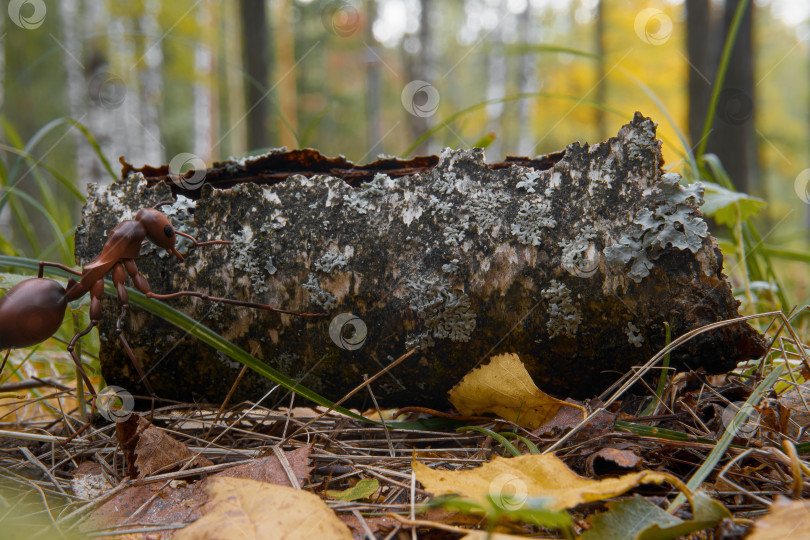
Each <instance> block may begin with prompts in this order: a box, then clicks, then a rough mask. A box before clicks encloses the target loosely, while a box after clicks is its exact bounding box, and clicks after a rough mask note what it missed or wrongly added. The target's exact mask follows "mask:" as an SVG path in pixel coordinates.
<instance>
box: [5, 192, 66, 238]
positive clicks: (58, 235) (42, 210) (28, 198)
mask: <svg viewBox="0 0 810 540" xmlns="http://www.w3.org/2000/svg"><path fill="white" fill-rule="evenodd" d="M3 191H5V192H7V193H13V194H14V196H15V197H19V198H20V199H22V200H24V201H25V202H27V203H28V204H30V205H31V206H32V207H33V208H34V209H35V210H36V211H37V212H39V213H40V214H42V217H43V218H45V221H46V222H47V223H48V225H50V227H51V229H52V230H53V234H54V237H55V238H56V239H57V241H58V242H60V243H61V245H60V247H61V248H62V250H63V251H69V247H68V245H67V242H65V239H64V237H63V233H62V229H61V228H60V227H59V224H58V223H57V222H56V220H55V219H54V218H53V216H52V215H51V213H50V212H48V210H47V209H46V208H45V207H44V206H42V205H41V204H40V203H39V202H38V201H37V200H36V199H34V198H33V197H31V196H30V195H29V194H27V193H26V192H24V191H21V190H19V189H16V188H13V187H12V188H5V189H4V190H3ZM31 234H33V229H31ZM37 246H39V244H38V243H37ZM32 247H33V246H32ZM39 251H40V249H39V247H37V252H39Z"/></svg>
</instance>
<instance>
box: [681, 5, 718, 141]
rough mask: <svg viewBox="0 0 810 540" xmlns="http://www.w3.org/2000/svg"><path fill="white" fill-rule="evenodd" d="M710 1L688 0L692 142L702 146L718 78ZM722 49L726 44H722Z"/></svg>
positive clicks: (687, 29) (687, 31) (687, 33)
mask: <svg viewBox="0 0 810 540" xmlns="http://www.w3.org/2000/svg"><path fill="white" fill-rule="evenodd" d="M710 29H711V9H710V5H709V0H686V52H687V55H688V57H689V64H690V65H689V77H688V84H689V119H688V120H689V141H690V143H691V144H692V146H693V147H694V146H697V144H698V143H700V137H701V134H702V133H703V124H704V122H705V121H706V113H707V109H708V107H709V99H710V98H711V93H712V84H711V81H712V80H713V79H714V71H715V70H714V69H713V64H714V62H713V61H712V56H711V55H710V54H709V50H710V46H709V38H710V36H711V35H712V33H711V32H710ZM721 46H722V45H721Z"/></svg>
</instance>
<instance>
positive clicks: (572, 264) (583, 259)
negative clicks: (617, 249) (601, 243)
mask: <svg viewBox="0 0 810 540" xmlns="http://www.w3.org/2000/svg"><path fill="white" fill-rule="evenodd" d="M597 236H598V235H597V232H596V230H595V229H594V228H593V227H592V226H591V225H586V226H584V227H582V229H581V231H580V232H579V233H578V234H577V236H576V237H574V239H573V240H570V241H569V240H560V243H559V246H560V247H561V248H562V267H563V268H565V269H566V270H567V271H568V273H570V274H572V275H574V276H577V277H582V278H587V277H591V276H593V275H594V274H595V273H596V271H597V270H599V251H598V250H597V249H596V244H595V243H594V239H596V238H597Z"/></svg>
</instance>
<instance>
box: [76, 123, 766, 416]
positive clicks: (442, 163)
mask: <svg viewBox="0 0 810 540" xmlns="http://www.w3.org/2000/svg"><path fill="white" fill-rule="evenodd" d="M660 144H661V143H660V141H658V140H656V139H655V126H654V124H653V122H652V121H651V120H649V119H646V118H644V117H642V116H641V115H639V114H637V115H636V117H635V118H634V119H633V121H632V122H631V123H630V124H628V125H626V126H624V127H623V128H622V129H621V131H620V132H619V135H618V137H615V138H611V139H609V140H607V141H605V142H602V143H599V144H595V145H592V146H589V145H587V144H585V145H583V144H579V143H574V144H571V145H570V146H568V148H567V149H566V150H565V151H564V152H563V153H559V154H555V155H554V156H550V157H547V158H544V159H540V160H535V161H532V160H516V161H512V162H506V163H501V164H496V165H487V164H486V163H485V162H484V158H483V153H482V151H480V150H449V149H448V150H445V151H444V152H442V154H441V156H439V157H438V158H436V157H433V158H421V159H418V160H415V161H413V162H401V161H397V160H388V161H384V162H379V163H377V164H371V165H367V166H352V165H351V164H349V163H347V162H345V160H341V159H333V160H330V159H328V158H324V157H323V156H320V155H319V154H317V153H316V152H314V151H299V152H298V153H295V152H291V153H283V154H282V153H271V154H269V155H266V156H261V157H257V158H253V159H252V160H249V161H241V162H226V163H218V164H216V165H215V167H214V168H212V169H209V170H208V171H206V174H207V176H206V184H207V185H204V186H203V188H202V190H201V191H200V192H185V193H186V194H188V195H196V196H197V197H196V199H186V198H180V197H179V195H181V194H183V192H184V190H183V189H182V185H181V183H180V179H178V178H176V177H174V178H170V177H167V176H166V172H167V169H166V167H162V168H148V167H146V168H143V169H141V170H139V171H136V170H135V169H133V168H132V167H130V166H125V169H124V172H125V178H124V179H123V180H122V181H121V182H119V183H116V184H114V185H112V186H105V187H98V186H95V187H93V188H91V190H90V194H89V197H88V202H87V205H86V207H85V210H84V214H83V221H82V225H81V226H80V228H79V229H78V231H77V233H76V246H77V258H78V260H79V262H80V263H85V262H87V261H88V260H90V259H91V258H92V257H93V256H94V255H95V254H96V253H98V252H99V250H100V249H101V245H102V244H103V242H104V240H105V238H106V233H107V231H109V230H110V229H111V228H112V227H113V226H114V225H115V224H116V223H118V222H119V221H120V220H122V219H127V218H131V217H132V216H133V215H134V213H135V212H136V211H137V210H138V209H139V208H141V207H144V206H150V205H153V204H155V203H156V202H158V201H161V200H165V199H167V198H168V197H169V195H170V191H174V194H175V195H176V196H178V199H177V201H178V202H176V203H175V204H174V205H173V206H172V207H171V208H169V207H163V210H164V211H166V213H167V214H171V217H172V219H173V221H174V223H175V225H176V227H177V228H178V230H181V231H184V232H188V233H190V234H196V235H198V236H199V237H200V239H201V240H208V239H225V240H230V241H232V242H233V243H232V244H231V245H228V246H212V247H206V248H196V249H194V250H191V251H190V252H189V253H188V255H187V257H186V261H185V263H182V264H181V263H179V262H178V261H176V260H169V259H167V258H166V257H165V253H159V250H158V249H152V248H151V247H150V249H148V250H146V251H145V252H144V254H143V255H142V256H141V257H140V258H139V259H138V260H137V264H138V266H139V268H140V269H141V271H142V272H143V273H144V274H145V275H146V277H147V279H148V280H149V282H150V284H151V286H152V289H153V290H154V291H155V292H171V291H176V290H180V289H191V290H196V291H200V292H205V293H207V294H211V295H217V296H226V297H231V298H238V299H244V300H251V301H258V302H265V303H269V304H272V305H275V306H278V307H281V308H284V309H291V310H299V311H326V312H328V313H329V314H330V316H329V317H326V318H324V319H303V318H299V317H295V316H289V315H278V314H274V313H267V312H259V311H254V310H249V309H242V308H233V307H231V306H221V305H212V304H210V303H206V302H204V301H201V300H198V299H185V300H175V301H172V304H173V305H174V306H176V307H178V308H180V309H182V310H184V311H186V312H187V313H188V314H189V315H190V316H191V317H194V318H195V319H196V320H199V321H200V322H201V323H202V324H205V325H207V326H209V327H211V328H212V329H214V330H216V331H217V332H220V333H222V334H223V335H224V336H225V337H226V338H228V339H230V340H232V341H234V342H235V343H237V344H238V345H240V346H241V347H243V348H244V349H246V350H247V351H249V352H251V353H252V354H254V355H255V356H257V357H258V358H260V359H262V360H263V361H265V362H267V363H268V364H270V365H271V366H273V367H274V368H276V369H279V370H281V371H283V372H285V373H287V374H288V375H289V376H291V377H292V378H294V379H296V380H300V382H301V383H302V384H304V385H306V386H308V387H309V388H311V389H313V390H315V391H317V392H320V393H322V394H324V395H326V396H328V397H330V398H331V399H338V398H340V397H342V396H343V395H344V394H345V393H347V392H348V390H350V389H351V388H353V387H354V386H355V385H357V384H359V383H360V382H362V380H363V379H362V377H363V374H373V373H375V372H377V371H379V370H380V369H381V368H382V367H384V366H385V365H387V364H388V363H389V362H391V361H392V360H393V359H395V358H396V357H398V356H400V355H401V354H403V353H404V352H406V351H407V350H409V349H410V348H412V347H416V346H418V347H420V350H419V351H418V353H417V354H415V355H413V356H412V357H411V358H410V359H408V360H407V361H406V362H405V363H403V364H402V365H400V366H398V367H397V368H396V369H395V370H393V371H392V372H391V373H390V374H388V375H386V376H385V377H383V378H382V379H380V381H379V383H375V385H374V392H375V395H376V396H377V398H378V400H379V402H380V404H381V405H390V406H396V405H425V406H436V407H446V406H447V405H448V402H447V400H446V391H447V390H448V389H449V388H450V387H452V386H453V385H454V384H455V383H456V382H458V381H459V380H460V379H461V378H462V377H463V376H464V375H465V374H466V373H467V372H468V371H469V370H470V369H471V368H473V367H474V366H476V365H477V364H478V363H479V362H482V361H486V360H487V359H488V358H489V356H490V355H493V354H498V353H503V352H516V353H519V354H520V357H521V359H522V360H523V361H524V362H525V363H526V365H527V368H528V370H529V372H530V373H531V374H532V376H533V377H534V378H535V382H536V383H537V384H538V386H539V387H540V388H542V389H543V390H545V391H548V392H550V393H553V394H555V395H557V396H560V397H565V396H573V397H580V398H581V397H589V396H593V395H595V394H598V393H599V392H601V391H602V390H604V389H605V388H606V387H607V386H609V385H610V384H611V383H612V382H613V381H614V380H615V379H617V378H618V377H619V376H620V375H621V374H623V373H625V372H626V371H627V370H629V369H630V368H631V366H634V365H639V364H641V363H643V362H644V361H646V360H647V359H648V358H649V357H650V356H651V355H652V354H654V353H655V352H656V351H657V350H659V349H660V348H661V347H662V346H663V344H664V335H665V334H664V327H663V323H664V322H668V323H669V324H670V325H671V326H672V328H673V338H674V337H677V336H679V335H681V334H683V333H685V332H687V331H689V330H692V329H694V328H697V327H699V326H702V325H704V324H707V323H710V322H714V321H718V320H722V319H727V318H732V317H734V316H736V315H737V304H738V303H737V301H736V300H735V299H734V298H733V296H732V294H731V289H730V287H729V285H728V283H727V282H726V280H725V276H724V275H723V274H722V256H721V254H720V251H719V249H718V248H717V246H716V243H715V242H714V240H713V239H712V238H711V237H710V236H709V234H708V232H707V229H706V224H705V222H704V221H703V220H702V218H701V216H700V212H699V211H698V210H697V209H696V207H697V206H698V205H699V204H700V202H701V201H700V199H701V191H700V189H698V188H697V187H695V186H682V185H680V184H679V183H678V182H677V180H678V177H677V175H673V174H663V173H662V170H661V165H662V159H661V152H660ZM296 163H297V164H298V169H296V168H295V166H294V165H295V164H296ZM285 167H286V168H285ZM297 171H303V172H305V173H306V174H296V172H297ZM375 171H376V172H375ZM188 174H193V172H190V173H188ZM343 177H346V178H347V179H348V180H344V179H343ZM166 180H168V181H170V182H172V187H171V188H170V187H169V185H168V184H167V183H165V182H164V181H166ZM215 186H218V187H221V188H222V189H217V188H216V187H215ZM161 255H162V256H161ZM106 302H107V303H106V306H105V308H106V309H105V317H104V320H103V321H102V324H101V335H102V340H101V364H102V371H103V375H104V377H105V379H106V380H107V382H108V383H109V384H118V385H120V386H123V387H125V388H127V389H129V390H130V391H131V392H133V393H135V392H141V393H142V392H143V389H142V388H141V387H139V386H138V385H137V384H136V374H135V371H134V369H133V368H132V367H131V366H130V365H129V362H128V360H127V358H126V356H125V355H124V353H123V351H121V349H120V347H119V345H118V343H117V341H116V339H115V332H114V321H115V317H116V316H117V314H118V311H119V310H118V308H117V306H116V305H115V301H114V300H113V299H108V300H107V301H106ZM341 313H352V314H354V315H355V316H357V317H359V318H360V319H362V320H363V321H364V322H365V325H366V326H367V339H366V341H365V343H364V345H363V346H362V347H360V348H357V349H356V350H350V348H342V347H339V346H337V345H336V344H335V342H333V340H332V339H331V338H330V334H329V325H330V320H332V318H333V317H335V316H337V315H338V314H341ZM167 326H168V325H167V324H166V323H163V322H162V321H160V320H158V319H156V318H154V317H152V316H151V315H148V314H146V313H143V312H140V311H138V310H133V311H132V313H131V314H130V315H129V317H128V319H127V321H126V328H125V332H126V335H127V337H128V339H129V341H130V343H131V345H132V346H133V348H134V349H135V352H136V354H137V355H138V357H139V358H140V360H141V362H142V363H143V364H144V366H145V368H146V370H147V371H148V372H150V375H149V377H150V381H151V383H152V386H153V387H154V388H155V390H156V391H157V393H158V395H160V396H161V397H164V398H171V399H177V400H183V401H189V400H201V399H202V400H209V401H212V402H220V401H222V399H223V398H224V397H225V395H226V394H227V392H228V390H229V389H230V386H231V384H232V383H233V381H234V380H235V378H236V375H237V373H238V372H239V369H240V368H241V365H239V364H237V363H236V362H233V361H230V360H228V359H225V358H221V357H219V356H218V355H217V354H216V353H215V352H214V351H213V350H211V349H209V348H207V347H206V346H202V345H200V344H198V343H195V342H194V341H193V340H192V339H191V338H184V337H183V336H182V335H181V334H180V333H179V332H178V331H176V330H175V329H174V328H172V327H167ZM763 349H764V344H763V342H762V339H761V338H760V336H759V335H758V334H757V333H756V331H754V330H753V329H752V328H751V327H749V326H747V325H736V326H731V327H726V328H724V329H722V330H719V331H714V332H711V333H709V334H704V335H703V336H701V337H699V338H697V339H695V340H692V341H690V342H689V343H688V344H687V345H686V346H685V347H682V348H681V349H678V350H677V352H676V353H674V354H673V358H672V360H673V364H674V365H675V366H677V367H681V368H683V367H689V368H697V367H699V366H703V367H704V368H705V369H706V370H707V371H709V372H713V373H716V372H724V371H727V370H729V369H731V368H733V367H734V366H735V364H736V363H737V362H739V361H741V360H745V359H748V358H750V357H752V356H756V355H758V354H760V353H761V352H762V351H763ZM271 386H272V385H271V384H270V383H269V381H265V380H262V379H261V378H260V377H258V376H256V375H254V374H252V373H249V375H248V376H246V377H245V378H244V379H243V381H242V383H241V384H240V386H239V388H238V390H237V392H236V396H235V398H234V399H253V400H255V399H258V398H259V397H261V396H262V395H263V394H264V393H265V392H266V391H267V390H268V389H269V388H270V387H271ZM362 400H363V398H362V397H361V398H358V399H357V400H356V401H355V402H354V403H355V404H356V403H358V402H361V401H362Z"/></svg>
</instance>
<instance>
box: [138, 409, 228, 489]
mask: <svg viewBox="0 0 810 540" xmlns="http://www.w3.org/2000/svg"><path fill="white" fill-rule="evenodd" d="M147 426H148V427H147ZM138 427H139V429H142V430H143V432H142V433H141V435H140V438H139V439H138V445H137V446H136V447H135V456H136V457H135V467H136V468H137V469H138V478H139V479H141V478H145V477H147V476H150V475H152V474H154V473H156V472H158V471H159V472H161V473H164V472H169V471H170V470H172V469H173V468H179V467H181V466H183V465H185V464H186V462H187V461H188V460H189V459H192V460H193V461H192V463H191V465H189V466H188V467H187V469H188V468H195V467H207V466H209V465H213V463H211V461H209V460H208V459H206V458H205V457H203V456H196V457H194V454H192V453H191V450H189V449H188V447H187V446H186V445H185V444H183V443H181V442H180V441H177V440H175V439H173V438H172V437H171V436H170V435H169V434H168V433H166V432H165V431H164V430H162V429H160V428H158V427H155V426H153V425H149V421H148V420H146V419H144V418H141V419H139V420H138Z"/></svg>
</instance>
